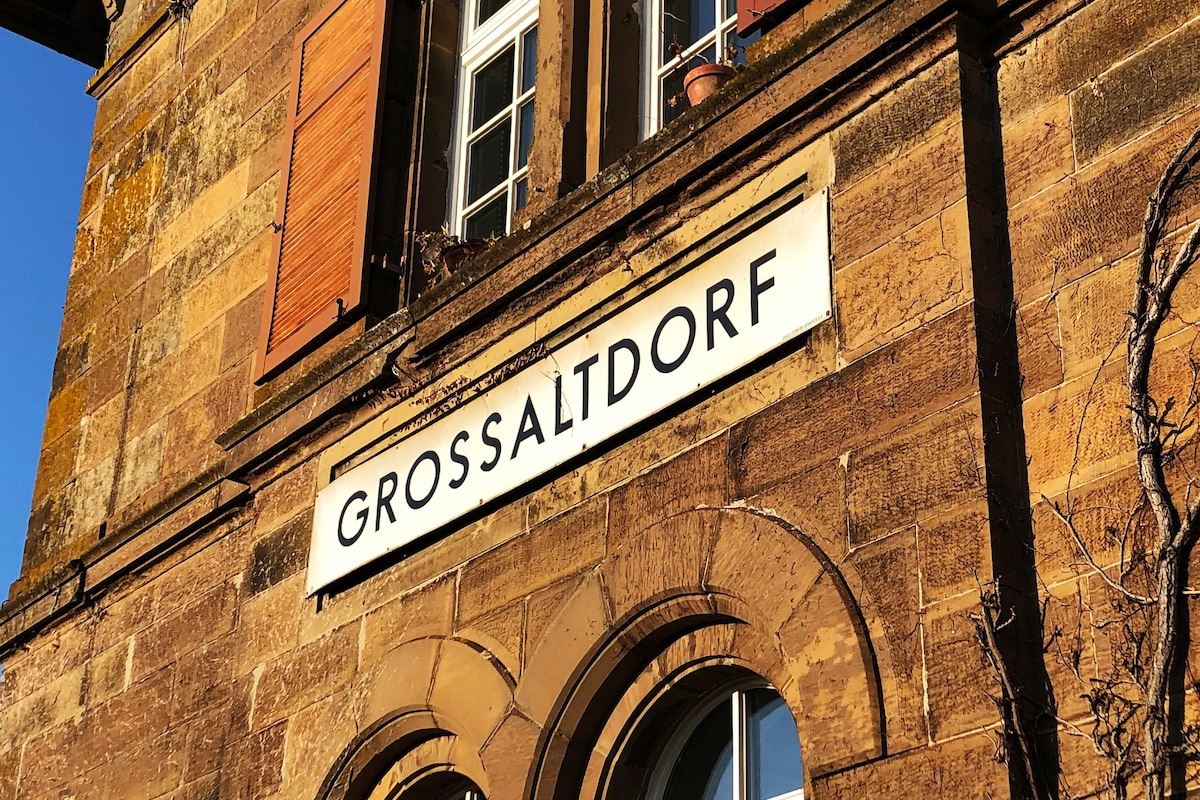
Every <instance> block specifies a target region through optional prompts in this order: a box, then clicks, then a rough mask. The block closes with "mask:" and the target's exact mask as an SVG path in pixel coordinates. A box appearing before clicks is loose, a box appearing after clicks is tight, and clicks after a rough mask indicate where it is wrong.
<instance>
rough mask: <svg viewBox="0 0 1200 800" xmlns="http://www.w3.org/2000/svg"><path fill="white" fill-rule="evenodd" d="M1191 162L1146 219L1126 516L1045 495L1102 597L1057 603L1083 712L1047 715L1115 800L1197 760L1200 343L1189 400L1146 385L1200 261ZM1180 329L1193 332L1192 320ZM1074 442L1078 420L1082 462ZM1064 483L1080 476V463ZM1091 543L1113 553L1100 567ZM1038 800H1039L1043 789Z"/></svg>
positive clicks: (1005, 705)
mask: <svg viewBox="0 0 1200 800" xmlns="http://www.w3.org/2000/svg"><path fill="white" fill-rule="evenodd" d="M1197 165H1200V131H1197V132H1196V133H1194V134H1193V135H1192V137H1191V138H1190V139H1189V140H1188V142H1187V143H1186V144H1185V145H1184V147H1183V148H1182V149H1181V150H1180V151H1179V152H1178V153H1177V154H1176V155H1175V156H1174V157H1173V158H1172V159H1171V161H1170V163H1169V164H1168V166H1167V168H1166V171H1165V172H1164V174H1163V176H1162V179H1161V180H1160V182H1159V184H1158V187H1157V188H1156V190H1155V192H1154V193H1153V195H1152V196H1151V197H1150V199H1149V202H1148V204H1147V206H1146V213H1145V217H1144V224H1143V231H1142V238H1141V249H1140V252H1139V254H1138V259H1137V265H1136V280H1135V283H1134V287H1133V288H1134V297H1133V305H1132V310H1131V312H1130V315H1129V322H1128V324H1127V336H1126V342H1127V345H1128V349H1127V363H1126V374H1125V381H1126V387H1127V389H1128V393H1129V395H1128V406H1127V408H1128V412H1129V423H1130V428H1131V431H1132V433H1133V438H1134V443H1135V446H1136V450H1135V452H1136V473H1137V480H1138V493H1137V494H1138V496H1137V498H1136V501H1135V502H1134V503H1133V504H1132V505H1131V506H1130V507H1128V508H1117V509H1114V508H1108V509H1106V512H1107V513H1106V514H1101V515H1096V514H1094V513H1085V512H1087V511H1094V509H1082V508H1080V507H1078V506H1077V505H1076V503H1075V502H1073V499H1072V496H1071V492H1070V490H1069V489H1068V491H1067V493H1066V499H1065V500H1063V501H1062V502H1051V501H1049V500H1048V499H1047V498H1045V497H1043V500H1044V501H1045V502H1046V506H1047V507H1048V508H1049V509H1050V512H1051V514H1052V515H1053V516H1054V517H1055V518H1056V519H1057V521H1058V523H1060V524H1061V525H1062V527H1063V528H1064V529H1065V530H1066V531H1067V533H1068V534H1069V537H1070V542H1071V544H1072V545H1073V547H1074V550H1075V551H1076V554H1077V555H1078V557H1079V559H1081V562H1082V566H1083V567H1084V568H1085V570H1086V571H1087V574H1088V575H1089V576H1094V578H1095V579H1096V580H1098V581H1100V582H1101V584H1102V586H1101V589H1103V590H1104V591H1103V592H1102V594H1103V595H1104V598H1105V599H1104V600H1103V601H1102V602H1101V601H1096V600H1094V599H1092V598H1090V597H1087V596H1086V595H1087V593H1086V592H1083V591H1080V592H1079V593H1078V596H1077V597H1075V598H1074V599H1072V600H1060V602H1061V604H1062V605H1063V606H1064V607H1065V606H1070V605H1071V604H1072V603H1073V604H1074V611H1075V617H1074V622H1073V623H1071V624H1063V623H1059V624H1057V625H1055V626H1052V628H1051V629H1050V630H1049V631H1047V642H1046V653H1045V657H1047V658H1053V659H1055V660H1056V661H1057V663H1058V665H1059V666H1060V667H1063V668H1065V669H1066V670H1067V671H1069V672H1070V673H1071V674H1073V675H1074V676H1075V678H1076V679H1077V681H1078V682H1079V684H1080V686H1081V688H1082V691H1081V693H1080V699H1081V700H1082V701H1083V703H1084V708H1085V711H1084V712H1083V713H1082V714H1081V715H1077V716H1076V719H1075V721H1071V720H1067V719H1062V718H1058V717H1057V714H1056V712H1055V710H1053V709H1047V713H1048V714H1050V715H1052V716H1053V718H1054V719H1056V720H1057V722H1058V724H1059V731H1060V734H1061V735H1065V736H1075V737H1080V738H1082V739H1084V740H1086V741H1089V742H1090V743H1091V746H1092V748H1093V749H1094V751H1095V752H1096V753H1097V754H1098V755H1099V756H1101V757H1102V760H1103V763H1104V764H1105V765H1106V767H1107V769H1106V774H1105V775H1104V780H1105V783H1106V784H1107V788H1108V790H1109V791H1110V792H1111V795H1112V796H1113V797H1114V798H1116V799H1117V800H1124V798H1126V797H1128V796H1129V793H1130V787H1131V786H1132V785H1134V784H1135V782H1136V781H1138V779H1139V778H1140V781H1141V784H1142V787H1141V788H1142V794H1143V796H1144V797H1146V798H1147V800H1162V799H1163V798H1164V797H1166V796H1167V792H1168V788H1169V789H1170V791H1171V793H1172V795H1176V794H1177V795H1178V796H1181V797H1182V796H1183V792H1184V790H1185V786H1186V784H1187V783H1188V782H1189V777H1190V776H1189V770H1191V769H1194V768H1195V765H1196V763H1197V757H1198V755H1200V748H1198V746H1197V745H1198V744H1200V726H1196V725H1188V724H1187V723H1186V721H1185V719H1184V715H1183V708H1182V704H1183V700H1184V693H1185V691H1186V690H1187V688H1189V684H1190V683H1194V681H1188V680H1185V678H1186V676H1187V669H1186V667H1187V644H1188V641H1189V633H1188V630H1187V625H1186V619H1187V617H1186V613H1187V609H1186V606H1185V603H1186V600H1187V597H1188V596H1189V595H1191V594H1194V592H1192V591H1191V590H1189V589H1188V588H1187V586H1188V564H1189V560H1190V557H1191V554H1192V551H1193V549H1194V548H1195V545H1196V543H1197V539H1198V538H1200V475H1193V474H1192V472H1191V471H1190V470H1189V469H1188V468H1187V465H1186V464H1184V463H1182V459H1181V458H1180V454H1181V451H1182V449H1183V447H1184V445H1185V444H1186V443H1185V442H1184V441H1183V439H1184V437H1185V435H1186V434H1188V432H1189V431H1190V430H1191V429H1192V426H1193V425H1194V423H1195V417H1196V413H1197V411H1198V410H1200V391H1197V386H1198V385H1200V380H1198V376H1200V358H1197V357H1196V355H1195V352H1194V351H1195V349H1196V348H1195V344H1196V342H1195V341H1193V348H1192V351H1193V352H1192V353H1190V354H1189V361H1190V363H1191V368H1192V380H1191V386H1190V388H1187V391H1186V396H1185V397H1176V396H1170V397H1167V398H1166V399H1165V400H1164V399H1160V398H1159V397H1156V396H1155V394H1154V392H1153V391H1152V390H1151V373H1152V371H1153V370H1152V366H1153V363H1154V355H1155V347H1156V344H1157V339H1158V337H1159V334H1160V333H1162V332H1163V328H1164V325H1165V324H1166V323H1167V321H1168V319H1170V318H1171V317H1172V315H1174V316H1176V317H1177V318H1178V312H1177V311H1176V310H1175V309H1174V305H1173V300H1174V295H1175V291H1176V289H1177V288H1178V287H1179V284H1180V281H1181V280H1182V278H1183V277H1184V275H1185V274H1186V273H1187V271H1188V270H1189V269H1190V268H1191V267H1192V266H1193V265H1194V264H1195V263H1196V261H1197V260H1198V258H1200V221H1195V222H1192V221H1189V222H1187V223H1186V224H1185V225H1184V226H1183V230H1182V233H1180V234H1179V235H1178V236H1172V233H1173V231H1172V225H1173V224H1174V222H1173V220H1174V217H1175V215H1176V214H1177V212H1178V211H1179V209H1180V207H1181V205H1182V200H1183V194H1184V192H1185V190H1187V189H1188V188H1189V186H1194V185H1195V184H1196V183H1197V180H1198V178H1200V173H1198V172H1197V170H1196V167H1197ZM1183 322H1184V323H1185V324H1189V325H1193V326H1196V323H1195V322H1187V321H1186V320H1184V321H1183ZM1197 327H1200V326H1197ZM1106 360H1107V359H1106ZM1102 368H1103V367H1102ZM1093 386H1094V384H1093ZM1180 388H1181V389H1182V388H1184V387H1180ZM1089 400H1090V393H1089ZM1086 413H1087V407H1086V405H1085V411H1084V414H1085V415H1086ZM1082 436H1083V421H1082V420H1081V421H1080V428H1079V431H1078V432H1077V436H1076V453H1077V454H1078V452H1079V449H1080V444H1081V439H1082ZM1071 475H1072V477H1074V475H1075V467H1074V466H1073V467H1072V471H1071ZM1098 516H1101V517H1103V516H1106V517H1107V519H1108V522H1106V523H1096V519H1097V518H1098ZM1114 519H1115V521H1113V520H1114ZM1098 548H1105V549H1106V550H1108V551H1109V552H1110V553H1115V556H1113V557H1110V558H1106V557H1104V556H1103V555H1101V553H1100V550H1099V549H1098ZM1110 562H1111V563H1110ZM1047 595H1048V596H1049V592H1047ZM996 597H997V595H996V593H995V592H993V591H988V590H986V589H985V590H983V591H981V593H980V599H981V605H982V610H981V611H980V612H979V613H976V614H973V615H972V619H973V620H974V622H975V625H976V629H977V632H978V635H979V640H980V645H981V647H982V648H983V650H984V652H985V654H986V655H987V657H988V659H989V661H990V663H991V666H992V668H993V671H994V672H995V674H996V675H997V677H998V681H999V683H1000V687H1001V698H1000V699H999V700H998V704H999V705H1000V708H1001V710H1002V718H1003V720H1004V723H1005V726H1006V732H1007V733H1008V734H1009V736H1008V739H1009V740H1010V741H1012V742H1015V743H1016V747H1015V749H1016V750H1018V751H1019V752H1016V753H1006V754H1005V758H1006V760H1007V762H1008V764H1009V766H1010V769H1012V770H1019V771H1021V772H1022V773H1025V774H1026V775H1027V777H1026V782H1027V783H1028V784H1029V785H1030V786H1034V787H1036V786H1037V781H1036V780H1033V777H1034V776H1036V775H1037V773H1038V770H1039V766H1038V765H1037V764H1036V757H1037V756H1036V752H1037V751H1036V747H1035V746H1034V735H1033V733H1032V732H1030V731H1028V730H1025V729H1023V728H1022V721H1021V718H1020V715H1019V714H1014V713H1013V712H1012V706H1013V703H1014V702H1015V700H1016V698H1017V697H1018V696H1019V688H1018V687H1015V686H1013V684H1012V681H1011V680H1010V679H1009V677H1008V671H1009V670H1008V667H1007V665H1006V663H1005V660H1004V657H1003V651H1002V650H1001V648H1000V646H999V644H998V643H997V638H996V634H997V631H998V630H1000V629H1001V628H1002V627H1003V626H1004V625H1006V624H1008V623H1009V622H1010V621H1011V620H1009V619H1007V618H1006V617H1005V611H1004V609H1002V608H1001V606H1000V604H999V602H998V601H997V599H996ZM1090 640H1095V641H1098V642H1102V643H1103V645H1104V646H1105V647H1106V648H1107V654H1108V658H1107V659H1105V660H1104V662H1105V663H1104V665H1103V667H1099V665H1097V669H1095V670H1094V671H1091V670H1089V669H1088V667H1089V665H1087V664H1084V663H1083V653H1084V650H1085V646H1086V643H1087V641H1090ZM1191 688H1192V689H1193V690H1195V689H1196V688H1197V687H1196V686H1194V685H1193V686H1191ZM1043 766H1044V765H1043ZM1191 777H1194V776H1191ZM1059 788H1060V791H1062V793H1063V794H1066V795H1068V796H1069V795H1070V794H1071V792H1070V787H1069V786H1067V785H1066V783H1065V781H1064V782H1063V783H1062V785H1061V786H1060V787H1059ZM1035 794H1036V795H1037V796H1038V798H1039V800H1040V798H1041V797H1042V794H1041V793H1038V792H1035Z"/></svg>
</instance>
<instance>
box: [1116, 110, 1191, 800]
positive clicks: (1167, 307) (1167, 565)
mask: <svg viewBox="0 0 1200 800" xmlns="http://www.w3.org/2000/svg"><path fill="white" fill-rule="evenodd" d="M1198 163H1200V131H1196V133H1194V134H1193V135H1192V137H1191V139H1189V140H1188V143H1187V144H1186V145H1185V146H1184V148H1183V149H1182V150H1181V151H1180V152H1179V153H1178V154H1177V155H1176V156H1175V157H1174V158H1173V159H1172V160H1171V163H1170V164H1169V165H1168V167H1167V170H1166V172H1165V173H1164V175H1163V178H1162V180H1161V181H1160V182H1159V185H1158V188H1157V190H1155V192H1154V194H1153V195H1152V196H1151V198H1150V202H1149V204H1148V205H1147V206H1146V217H1145V223H1144V226H1143V233H1142V250H1141V255H1140V256H1139V258H1138V266H1137V279H1136V281H1135V285H1134V303H1133V324H1132V326H1131V328H1130V331H1129V355H1128V366H1127V373H1126V377H1127V381H1128V385H1129V411H1130V424H1131V427H1132V429H1133V437H1134V441H1135V443H1136V445H1137V472H1138V479H1139V480H1140V481H1141V484H1142V490H1143V492H1144V493H1145V497H1146V501H1147V503H1148V505H1149V507H1150V510H1151V512H1152V513H1153V515H1154V520H1155V523H1156V527H1157V534H1158V536H1157V541H1156V543H1155V544H1156V547H1154V548H1152V549H1151V552H1150V556H1151V564H1150V565H1151V567H1152V574H1153V583H1152V586H1153V587H1154V589H1155V590H1156V591H1155V595H1154V600H1155V603H1154V609H1153V618H1152V620H1151V623H1150V630H1149V631H1148V635H1149V638H1150V641H1149V646H1150V650H1149V652H1150V663H1149V668H1148V670H1147V671H1146V673H1145V680H1144V683H1143V684H1142V703H1143V707H1144V708H1143V721H1142V736H1141V751H1142V752H1141V757H1142V770H1143V772H1142V783H1143V786H1144V788H1145V792H1146V797H1147V798H1148V800H1159V798H1162V797H1163V795H1164V792H1165V788H1166V773H1167V762H1168V758H1169V755H1170V754H1169V752H1168V747H1167V733H1168V731H1167V702H1168V692H1169V686H1168V683H1169V681H1170V678H1171V676H1172V674H1174V672H1175V670H1176V669H1177V668H1178V666H1179V665H1178V659H1179V658H1180V653H1179V612H1180V606H1181V604H1182V603H1183V602H1184V595H1183V592H1184V589H1185V583H1186V576H1187V566H1188V557H1189V555H1190V554H1191V551H1192V548H1193V547H1194V545H1195V544H1196V538H1197V535H1198V534H1200V526H1198V524H1197V516H1198V514H1200V505H1198V504H1197V502H1196V501H1193V503H1192V505H1191V507H1190V508H1187V509H1186V512H1185V513H1184V514H1183V515H1182V518H1181V514H1180V512H1179V509H1178V507H1177V506H1176V504H1175V501H1174V498H1173V497H1172V495H1171V490H1170V487H1168V486H1167V479H1166V472H1165V463H1166V462H1165V458H1166V453H1167V445H1168V443H1171V442H1174V441H1175V440H1176V438H1177V436H1172V435H1171V433H1170V432H1171V431H1172V430H1178V428H1177V427H1174V426H1173V423H1171V422H1170V421H1169V420H1168V416H1169V414H1170V413H1171V410H1172V407H1173V403H1171V402H1168V403H1166V404H1165V405H1164V406H1162V408H1161V410H1160V407H1159V405H1158V403H1157V402H1156V401H1155V399H1154V397H1153V395H1152V394H1151V391H1150V365H1151V361H1152V360H1153V358H1154V346H1155V339H1156V337H1157V336H1158V333H1159V331H1160V330H1161V329H1162V326H1163V323H1164V322H1165V321H1166V319H1167V316H1168V315H1169V314H1170V312H1171V299H1172V296H1173V294H1174V292H1175V289H1176V287H1177V286H1178V285H1179V281H1180V279H1181V278H1182V277H1183V275H1184V273H1185V272H1187V270H1188V269H1189V268H1190V267H1191V266H1192V265H1193V264H1194V263H1195V262H1196V257H1197V254H1198V253H1200V222H1197V223H1196V224H1195V225H1193V226H1192V229H1191V231H1190V232H1189V233H1188V234H1187V236H1186V238H1185V240H1184V242H1183V245H1182V246H1181V247H1180V248H1179V250H1178V252H1176V254H1175V256H1174V258H1171V257H1170V256H1169V254H1168V253H1167V252H1165V250H1164V252H1162V253H1160V249H1162V244H1163V240H1164V238H1165V237H1166V235H1167V232H1168V220H1169V217H1170V213H1171V207H1172V204H1173V201H1174V200H1175V199H1176V197H1177V195H1178V194H1179V192H1181V191H1182V190H1183V189H1184V188H1185V186H1186V185H1187V180H1188V176H1189V174H1190V173H1191V171H1192V170H1193V169H1194V168H1195V167H1196V165H1197V164H1198ZM1164 432H1166V434H1164Z"/></svg>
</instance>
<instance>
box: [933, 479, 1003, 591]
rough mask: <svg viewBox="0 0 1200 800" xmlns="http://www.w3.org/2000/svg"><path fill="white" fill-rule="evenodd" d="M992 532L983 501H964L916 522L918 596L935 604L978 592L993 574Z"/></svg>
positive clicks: (986, 508)
mask: <svg viewBox="0 0 1200 800" xmlns="http://www.w3.org/2000/svg"><path fill="white" fill-rule="evenodd" d="M991 537H992V532H991V526H990V524H989V521H988V506H987V503H986V502H985V501H978V502H974V503H967V504H965V505H963V506H960V507H956V508H952V509H950V510H949V511H947V512H946V513H945V514H939V515H938V516H936V517H931V518H929V519H927V520H925V521H924V522H921V523H918V525H917V547H918V550H919V553H920V556H919V557H920V562H921V598H922V600H923V601H924V602H925V603H937V602H939V601H941V600H945V599H947V598H950V597H953V596H955V595H960V594H965V593H968V592H978V591H979V584H980V582H981V581H986V580H987V579H988V576H990V575H991V574H992V552H991V551H992V541H991Z"/></svg>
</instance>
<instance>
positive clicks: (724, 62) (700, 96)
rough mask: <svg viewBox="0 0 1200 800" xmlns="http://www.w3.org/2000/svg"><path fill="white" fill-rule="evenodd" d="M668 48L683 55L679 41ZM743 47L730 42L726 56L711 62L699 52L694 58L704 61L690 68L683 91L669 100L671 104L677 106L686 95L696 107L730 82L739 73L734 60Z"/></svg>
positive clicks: (676, 55) (678, 54)
mask: <svg viewBox="0 0 1200 800" xmlns="http://www.w3.org/2000/svg"><path fill="white" fill-rule="evenodd" d="M667 49H668V50H670V52H671V53H672V54H673V55H674V56H675V57H676V58H678V57H679V56H680V55H682V53H683V50H684V47H683V45H681V44H680V43H679V42H678V41H673V42H671V44H669V45H667ZM741 49H742V48H739V47H738V46H737V45H734V44H732V43H730V44H729V45H728V46H727V47H726V48H725V50H726V52H725V58H723V59H721V60H719V61H715V62H710V61H709V60H708V59H707V58H705V56H704V55H703V54H702V53H697V54H696V55H694V56H692V58H698V59H701V60H702V61H703V63H701V64H698V65H696V66H694V67H692V68H691V69H690V70H688V72H687V74H686V75H684V76H683V92H681V93H680V94H678V95H675V96H674V97H671V98H669V99H668V100H667V102H668V103H670V104H671V106H675V105H676V104H677V103H679V102H681V101H682V100H683V98H684V97H687V101H688V103H689V104H690V105H691V106H692V108H695V107H696V106H698V105H700V104H701V103H702V102H704V101H705V100H707V99H708V98H709V97H712V96H713V95H714V94H716V93H717V92H718V91H720V89H721V87H722V86H724V85H725V84H727V83H729V81H731V80H732V79H733V77H734V76H735V75H737V73H738V68H737V67H736V66H734V60H735V59H736V58H737V56H738V54H739V53H740V52H741Z"/></svg>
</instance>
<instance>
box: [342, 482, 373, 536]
mask: <svg viewBox="0 0 1200 800" xmlns="http://www.w3.org/2000/svg"><path fill="white" fill-rule="evenodd" d="M355 501H358V502H360V503H366V502H367V493H366V492H364V491H362V490H359V491H357V492H355V493H354V494H352V495H350V497H349V498H347V499H346V505H344V506H342V513H341V515H340V516H339V517H338V528H337V535H338V541H339V542H341V543H342V546H343V547H349V546H350V545H352V544H354V543H355V542H357V541H358V537H360V536H362V532H363V531H365V530H366V529H367V506H365V505H364V506H363V507H362V508H361V509H359V512H358V513H357V514H355V515H354V516H355V517H356V518H357V519H358V530H356V531H355V532H354V533H352V534H351V535H349V536H347V535H346V512H347V511H349V510H350V504H351V503H353V502H355Z"/></svg>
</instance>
